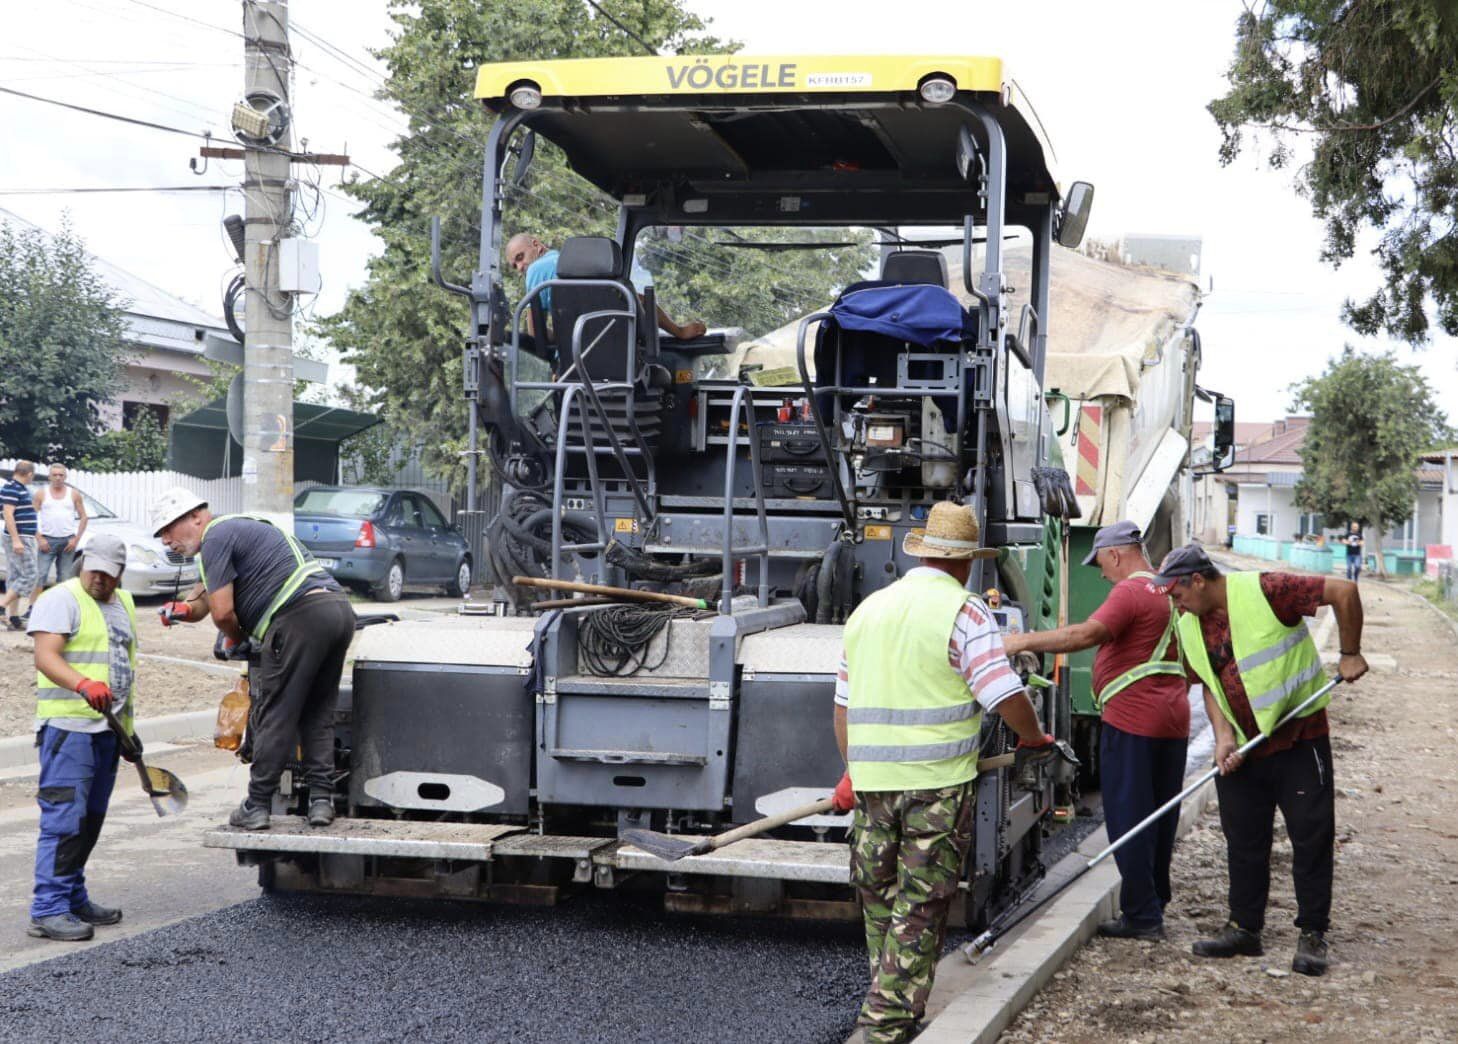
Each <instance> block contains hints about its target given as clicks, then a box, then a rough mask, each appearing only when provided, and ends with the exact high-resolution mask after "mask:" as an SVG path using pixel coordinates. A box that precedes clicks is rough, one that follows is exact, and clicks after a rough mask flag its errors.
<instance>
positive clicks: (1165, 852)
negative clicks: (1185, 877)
mask: <svg viewBox="0 0 1458 1044" xmlns="http://www.w3.org/2000/svg"><path fill="white" fill-rule="evenodd" d="M1188 743H1189V741H1188V740H1183V739H1152V738H1150V737H1149V736H1136V735H1134V734H1133V733H1130V732H1124V731H1122V730H1120V729H1116V728H1114V727H1113V726H1112V725H1110V724H1109V723H1108V722H1104V723H1103V726H1102V728H1101V729H1100V735H1099V780H1100V782H1101V784H1102V787H1103V793H1104V824H1105V825H1106V826H1107V828H1108V831H1109V840H1110V841H1111V842H1112V841H1117V840H1118V839H1119V838H1121V837H1123V836H1124V835H1125V834H1126V833H1128V832H1129V831H1130V830H1131V829H1132V828H1133V827H1135V826H1137V825H1138V824H1139V823H1140V821H1142V820H1143V819H1144V818H1145V817H1146V816H1148V815H1149V814H1150V813H1151V812H1153V811H1154V810H1155V809H1156V808H1158V807H1159V806H1160V805H1162V804H1164V803H1165V802H1166V801H1168V800H1169V799H1170V798H1172V797H1174V796H1175V795H1176V794H1178V793H1179V792H1180V784H1181V783H1182V782H1184V776H1185V748H1186V747H1187V746H1188ZM1179 823H1180V810H1179V809H1177V808H1173V809H1170V811H1169V812H1167V813H1166V814H1165V815H1164V816H1162V817H1160V819H1159V821H1158V822H1157V823H1154V824H1153V825H1151V826H1148V827H1146V828H1145V829H1144V832H1143V833H1141V834H1140V835H1139V836H1138V837H1136V838H1134V839H1133V840H1131V841H1130V842H1129V843H1128V844H1127V845H1125V846H1124V847H1123V848H1121V849H1119V850H1118V851H1117V852H1115V853H1114V861H1115V862H1116V863H1118V864H1119V876H1120V877H1121V878H1123V884H1122V885H1121V886H1120V888H1119V907H1120V909H1122V910H1123V915H1124V920H1125V922H1126V923H1128V924H1131V925H1135V926H1138V927H1140V928H1152V927H1154V926H1155V925H1159V924H1163V923H1164V908H1165V905H1166V904H1167V903H1168V902H1169V898H1170V886H1169V863H1170V857H1171V855H1172V854H1173V852H1174V843H1175V829H1176V828H1177V827H1178V826H1179Z"/></svg>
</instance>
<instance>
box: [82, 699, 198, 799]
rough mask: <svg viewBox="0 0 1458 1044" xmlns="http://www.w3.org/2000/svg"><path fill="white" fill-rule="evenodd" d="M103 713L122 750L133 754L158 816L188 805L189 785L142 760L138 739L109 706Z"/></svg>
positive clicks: (145, 788) (143, 784)
mask: <svg viewBox="0 0 1458 1044" xmlns="http://www.w3.org/2000/svg"><path fill="white" fill-rule="evenodd" d="M101 713H103V714H105V715H106V723H107V724H108V725H110V726H111V731H112V732H115V733H116V735H117V739H118V740H119V741H120V742H121V747H122V751H123V752H124V753H126V754H128V755H131V756H132V759H133V761H134V762H135V764H136V766H137V775H138V776H140V777H141V778H142V790H143V791H145V792H146V794H147V796H148V797H149V798H151V799H152V808H153V809H155V810H156V812H157V815H158V816H171V815H176V814H177V813H178V812H181V811H182V810H183V809H185V808H186V807H187V787H186V785H184V784H183V782H182V780H180V779H178V778H177V777H176V776H174V775H173V774H172V773H171V772H168V771H167V770H166V769H164V768H155V767H154V768H149V767H147V765H146V764H144V763H143V762H142V752H141V750H140V749H139V747H138V744H137V741H136V740H135V739H134V738H133V737H132V736H131V735H130V734H129V733H128V732H127V730H126V729H124V728H122V725H121V722H119V721H117V720H116V715H115V714H113V713H112V712H111V708H110V707H108V708H106V710H104V711H102V712H101Z"/></svg>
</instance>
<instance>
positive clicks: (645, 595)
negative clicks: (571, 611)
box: [511, 576, 709, 609]
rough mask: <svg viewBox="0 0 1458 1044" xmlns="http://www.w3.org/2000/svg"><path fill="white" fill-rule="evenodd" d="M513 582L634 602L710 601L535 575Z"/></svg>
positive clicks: (699, 604) (702, 605) (696, 604)
mask: <svg viewBox="0 0 1458 1044" xmlns="http://www.w3.org/2000/svg"><path fill="white" fill-rule="evenodd" d="M511 582H512V583H513V584H516V585H517V586H519V587H545V588H547V589H548V590H551V591H576V592H578V593H579V594H590V595H607V596H608V597H611V598H621V599H623V600H625V601H633V602H662V603H664V604H666V605H684V606H688V608H690V609H707V608H709V603H708V602H706V601H704V600H703V599H702V598H689V597H688V596H687V595H671V594H659V593H658V592H657V591H634V590H632V589H631V588H627V587H608V586H606V585H604V584H579V583H577V582H576V581H573V580H543V579H541V578H539V577H535V576H514V577H512V578H511Z"/></svg>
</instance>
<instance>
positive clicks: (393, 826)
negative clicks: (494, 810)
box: [203, 816, 522, 861]
mask: <svg viewBox="0 0 1458 1044" xmlns="http://www.w3.org/2000/svg"><path fill="white" fill-rule="evenodd" d="M521 829H522V828H521V827H519V826H514V825H509V824H508V825H501V824H496V823H418V822H412V821H405V820H393V819H349V818H340V819H336V820H335V821H334V822H333V823H332V824H331V825H329V826H327V827H311V826H309V824H308V822H307V821H306V820H305V819H304V818H303V817H302V816H274V817H273V821H272V823H271V824H270V826H269V828H268V829H267V830H238V829H236V828H234V827H230V826H222V827H218V828H217V829H215V830H210V831H208V832H207V833H205V834H203V847H204V848H232V849H241V850H246V851H254V852H325V853H330V854H336V855H371V856H399V857H404V858H416V859H474V860H481V861H486V860H489V859H490V858H491V855H492V847H493V843H494V842H495V841H496V839H497V838H499V837H502V836H503V835H506V834H513V833H517V832H519V831H521Z"/></svg>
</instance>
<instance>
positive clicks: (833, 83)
mask: <svg viewBox="0 0 1458 1044" xmlns="http://www.w3.org/2000/svg"><path fill="white" fill-rule="evenodd" d="M805 86H806V87H869V86H871V74H870V73H806V74H805Z"/></svg>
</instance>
